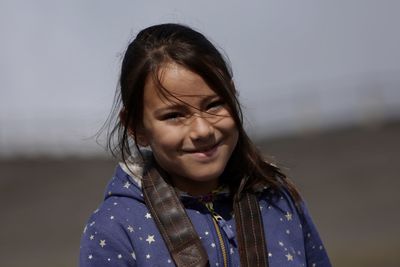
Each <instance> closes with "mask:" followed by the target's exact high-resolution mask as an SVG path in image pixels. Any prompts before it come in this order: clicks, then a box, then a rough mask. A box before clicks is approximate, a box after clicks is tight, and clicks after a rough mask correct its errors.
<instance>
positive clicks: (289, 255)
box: [285, 253, 293, 261]
mask: <svg viewBox="0 0 400 267" xmlns="http://www.w3.org/2000/svg"><path fill="white" fill-rule="evenodd" d="M285 256H286V258H287V260H288V261H293V256H292V255H291V254H290V253H288V254H286V255H285Z"/></svg>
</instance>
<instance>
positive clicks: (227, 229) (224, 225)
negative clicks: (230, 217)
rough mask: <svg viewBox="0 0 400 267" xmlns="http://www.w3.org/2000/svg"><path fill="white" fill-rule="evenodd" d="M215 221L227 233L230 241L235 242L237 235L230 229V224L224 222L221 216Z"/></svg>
mask: <svg viewBox="0 0 400 267" xmlns="http://www.w3.org/2000/svg"><path fill="white" fill-rule="evenodd" d="M214 218H215V217H214ZM215 219H216V220H217V223H218V225H219V227H221V229H222V230H223V231H224V232H225V234H226V236H227V237H228V239H229V240H233V238H234V237H235V233H234V232H233V231H232V229H231V228H230V227H229V225H228V223H227V222H226V221H225V220H224V218H222V217H221V216H220V215H218V218H215Z"/></svg>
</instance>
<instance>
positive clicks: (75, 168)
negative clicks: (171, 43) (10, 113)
mask: <svg viewBox="0 0 400 267" xmlns="http://www.w3.org/2000/svg"><path fill="white" fill-rule="evenodd" d="M399 136H400V124H399V123H394V124H388V125H380V126H379V127H378V126H375V127H368V128H365V127H363V128H353V129H344V130H340V131H331V132H320V133H315V132H314V133H308V134H306V133H304V134H302V135H299V136H297V137H286V138H281V139H274V140H265V141H262V142H261V141H260V142H258V144H259V145H260V148H261V149H262V150H263V151H264V152H265V153H266V154H268V155H272V156H273V157H274V158H275V159H276V160H277V161H278V162H280V163H281V165H282V166H284V169H285V171H286V172H287V173H289V174H290V176H291V177H293V180H294V181H295V183H296V184H297V185H298V187H299V188H300V190H301V192H302V194H303V196H304V198H305V199H306V201H307V203H308V206H309V209H310V210H311V213H312V214H313V218H314V221H315V223H316V224H317V226H318V228H319V231H320V234H321V236H322V238H323V240H324V242H325V245H326V247H327V250H328V252H329V254H330V257H331V260H332V262H333V264H334V266H345V267H347V266H351V267H357V266H366V267H369V266H386V267H392V266H393V267H395V266H400V255H399V251H400V241H399V237H400V227H399V225H400V213H399V208H398V205H399V204H400V194H399V193H398V189H399V188H400V179H399V178H400V175H399V171H400V164H399V163H398V161H399V160H400V141H399ZM114 166H115V163H114V162H113V161H112V160H107V159H103V158H58V159H48V158H30V159H23V158H19V159H7V160H1V161H0V207H1V213H2V214H1V220H0V256H1V262H2V263H1V266H7V267H16V266H18V267H20V266H30V267H39V266H40V267H47V266H55V267H63V266H76V265H77V259H78V251H79V239H80V235H81V233H82V230H83V225H84V224H85V222H86V219H87V217H88V216H89V214H90V213H91V212H92V211H93V210H94V209H95V208H96V207H97V205H98V204H99V203H100V201H101V199H102V195H103V190H104V187H105V185H106V183H107V181H108V179H110V177H111V175H112V173H113V169H114Z"/></svg>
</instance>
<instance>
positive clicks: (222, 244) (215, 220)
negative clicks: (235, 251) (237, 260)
mask: <svg viewBox="0 0 400 267" xmlns="http://www.w3.org/2000/svg"><path fill="white" fill-rule="evenodd" d="M204 204H205V206H206V207H207V209H208V210H209V211H210V213H211V216H212V218H213V219H212V221H213V224H214V228H215V231H216V232H217V236H218V240H219V246H220V248H221V251H222V259H223V263H224V267H228V253H227V251H226V246H225V242H224V238H223V236H222V233H221V228H220V222H224V221H225V220H224V219H223V218H222V217H221V215H219V214H218V213H216V212H215V211H214V207H213V203H212V202H207V203H204Z"/></svg>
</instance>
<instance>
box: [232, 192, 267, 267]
mask: <svg viewBox="0 0 400 267" xmlns="http://www.w3.org/2000/svg"><path fill="white" fill-rule="evenodd" d="M234 212H235V220H236V228H237V229H236V231H237V235H238V237H237V239H238V244H239V255H240V264H241V266H248V267H256V266H259V267H261V266H262V267H264V266H268V258H267V246H266V243H265V236H264V227H263V223H262V217H261V213H260V208H259V203H258V200H257V197H256V196H255V195H254V194H251V193H248V192H243V193H242V195H241V198H240V199H239V200H238V201H235V205H234Z"/></svg>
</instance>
